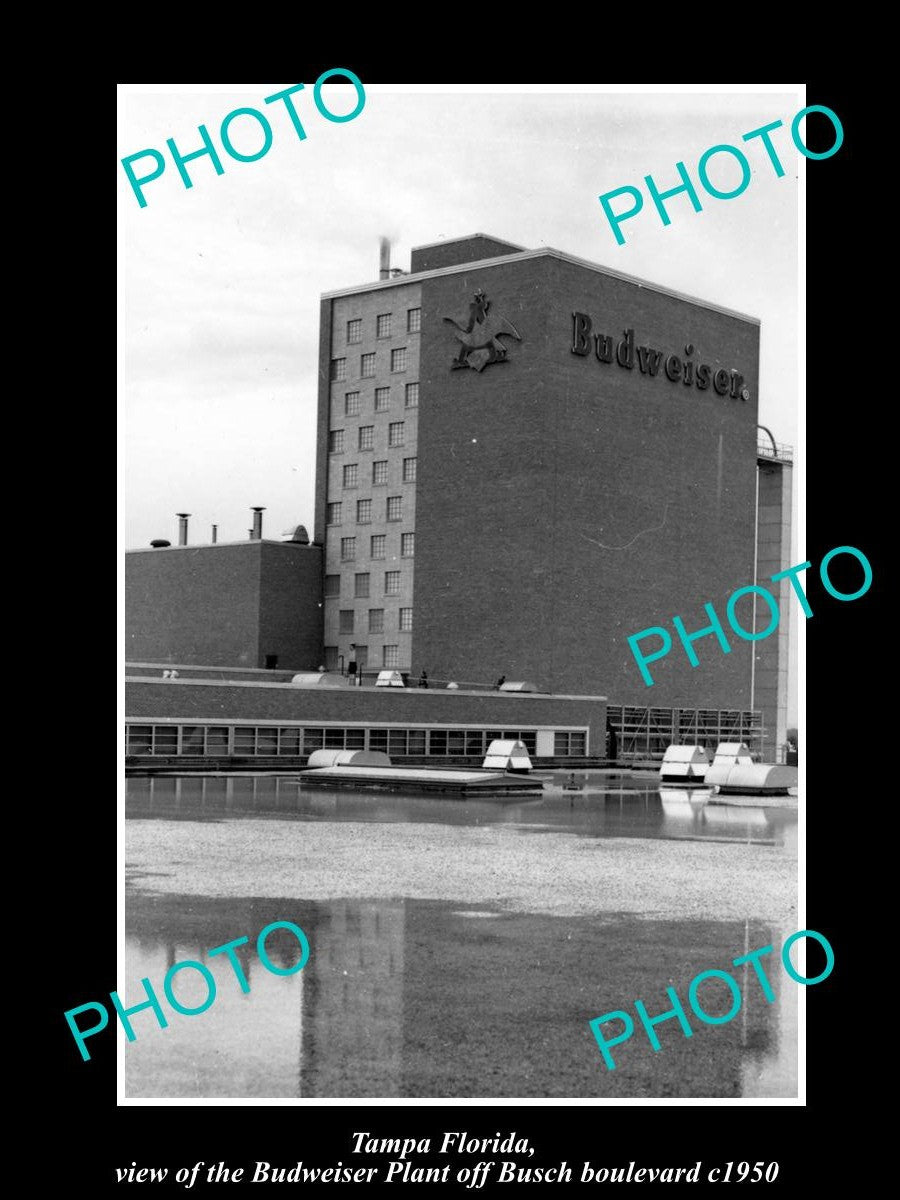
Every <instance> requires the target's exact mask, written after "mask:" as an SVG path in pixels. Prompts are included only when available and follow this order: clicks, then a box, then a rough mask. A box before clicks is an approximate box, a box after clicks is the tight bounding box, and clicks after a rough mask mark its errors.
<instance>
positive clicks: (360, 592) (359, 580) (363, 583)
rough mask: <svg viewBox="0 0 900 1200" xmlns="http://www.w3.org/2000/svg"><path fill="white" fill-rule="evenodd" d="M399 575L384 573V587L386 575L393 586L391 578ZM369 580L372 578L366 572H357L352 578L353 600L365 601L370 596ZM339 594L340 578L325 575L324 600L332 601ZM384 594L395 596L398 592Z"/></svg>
mask: <svg viewBox="0 0 900 1200" xmlns="http://www.w3.org/2000/svg"><path fill="white" fill-rule="evenodd" d="M399 574H400V572H399V571H388V572H386V574H385V586H386V585H387V582H388V580H387V576H388V575H391V576H392V579H391V581H390V582H391V585H392V586H393V583H394V579H393V577H394V576H398V575H399ZM371 580H372V576H371V575H370V574H369V572H368V571H362V572H358V573H357V574H356V575H354V576H353V595H354V598H355V599H357V600H365V599H366V598H367V597H368V596H370V595H371V590H370V589H371ZM340 594H341V577H340V575H326V576H325V598H326V600H327V599H334V598H335V597H336V596H340ZM386 594H388V595H392V596H395V595H398V594H399V593H398V592H390V593H386Z"/></svg>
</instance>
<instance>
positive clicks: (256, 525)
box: [250, 505, 266, 542]
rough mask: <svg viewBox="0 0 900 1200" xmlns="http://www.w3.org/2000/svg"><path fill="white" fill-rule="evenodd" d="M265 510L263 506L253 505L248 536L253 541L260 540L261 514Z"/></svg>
mask: <svg viewBox="0 0 900 1200" xmlns="http://www.w3.org/2000/svg"><path fill="white" fill-rule="evenodd" d="M265 511H266V509H265V506H264V505H263V506H259V505H256V506H253V507H252V512H253V528H252V529H251V530H250V538H251V540H252V541H254V542H261V541H262V515H263V513H264V512H265Z"/></svg>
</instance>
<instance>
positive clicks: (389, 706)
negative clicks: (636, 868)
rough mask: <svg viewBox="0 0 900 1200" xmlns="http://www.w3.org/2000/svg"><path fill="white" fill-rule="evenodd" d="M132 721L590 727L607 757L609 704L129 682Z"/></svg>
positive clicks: (414, 691)
mask: <svg viewBox="0 0 900 1200" xmlns="http://www.w3.org/2000/svg"><path fill="white" fill-rule="evenodd" d="M125 713H126V717H127V719H128V720H145V721H153V720H160V719H163V718H171V719H192V720H197V721H203V720H210V719H212V720H219V721H229V720H241V719H244V720H255V721H274V722H279V721H307V722H309V723H310V724H316V723H319V722H324V721H354V722H371V723H372V724H379V723H381V724H384V723H391V724H395V725H397V726H410V725H437V726H441V725H467V724H470V725H472V726H473V728H479V727H489V728H492V727H495V726H496V727H498V728H499V729H501V730H503V729H530V728H537V727H538V726H551V727H554V728H565V727H567V726H575V727H576V728H581V727H588V728H589V730H590V747H591V753H593V754H603V753H604V738H605V734H606V701H605V700H604V699H603V698H602V697H596V698H595V697H574V698H571V699H569V698H566V697H559V696H535V695H515V694H508V693H492V692H487V693H483V694H480V695H473V694H471V693H465V692H463V691H459V692H453V691H450V692H448V691H441V692H439V691H437V690H434V691H431V690H425V689H419V688H408V689H405V688H351V687H346V688H297V687H292V686H291V685H290V684H272V685H266V684H262V683H259V684H256V683H245V684H234V683H232V684H225V683H219V682H210V683H207V682H205V681H203V682H201V681H195V680H183V679H178V680H171V681H170V680H160V679H146V680H143V679H142V680H134V679H129V680H127V681H126V684H125Z"/></svg>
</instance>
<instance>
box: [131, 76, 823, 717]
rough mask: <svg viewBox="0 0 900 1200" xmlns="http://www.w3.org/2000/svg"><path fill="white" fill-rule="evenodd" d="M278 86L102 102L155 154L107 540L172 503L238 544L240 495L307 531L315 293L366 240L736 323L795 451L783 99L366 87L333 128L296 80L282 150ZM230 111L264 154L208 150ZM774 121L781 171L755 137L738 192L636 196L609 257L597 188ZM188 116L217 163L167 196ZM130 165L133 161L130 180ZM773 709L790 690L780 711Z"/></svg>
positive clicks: (167, 515) (658, 175)
mask: <svg viewBox="0 0 900 1200" xmlns="http://www.w3.org/2000/svg"><path fill="white" fill-rule="evenodd" d="M291 82H295V81H288V82H287V83H273V84H271V85H268V86H267V85H261V84H246V85H234V86H232V87H224V86H221V85H220V86H215V87H214V86H212V85H210V86H202V87H201V86H198V85H185V86H183V87H179V86H177V85H171V86H166V87H165V88H164V87H162V86H160V87H158V88H152V87H150V86H148V87H147V88H143V89H141V90H140V91H138V90H136V89H134V88H131V87H127V88H123V89H121V90H120V104H119V129H118V142H117V151H118V153H117V157H118V158H119V159H121V158H123V157H125V156H127V155H130V154H136V153H137V152H139V151H141V150H145V149H147V148H148V147H155V148H157V149H158V150H160V151H161V152H163V153H164V154H165V155H166V158H167V164H166V170H165V172H164V174H163V175H162V177H161V178H160V179H158V180H156V181H154V182H152V183H149V184H148V185H147V186H146V197H147V200H148V205H147V207H146V208H143V209H142V208H139V206H138V204H137V201H136V199H135V197H134V194H133V192H132V190H131V187H130V185H129V183H128V180H127V178H126V176H125V172H124V170H123V169H122V167H121V165H119V166H118V167H117V173H118V223H119V305H120V309H119V311H120V330H119V350H120V359H119V380H120V448H121V457H120V470H121V488H120V497H121V501H122V505H123V508H122V518H123V520H122V523H121V524H122V528H123V531H124V541H125V544H126V545H127V546H128V547H136V546H146V545H148V544H149V541H150V539H151V538H154V537H166V538H169V539H170V540H172V541H175V540H176V526H177V522H176V519H175V516H174V514H175V513H176V512H178V511H184V512H189V513H191V514H192V518H191V535H190V540H191V541H192V542H207V541H209V539H210V526H211V524H212V523H213V522H215V523H217V524H218V526H219V540H220V541H229V540H243V539H244V538H246V536H247V530H248V528H249V526H250V523H251V514H250V512H249V506H250V505H253V504H264V505H266V507H267V511H266V513H265V514H264V522H265V524H264V531H265V533H266V535H267V536H276V535H277V534H278V533H279V532H280V531H281V530H283V529H285V528H287V527H288V526H289V525H294V524H297V523H300V522H302V523H304V524H306V525H307V526H308V527H309V528H310V530H311V529H312V517H313V492H314V480H315V435H316V377H317V369H318V321H319V296H320V293H322V292H325V291H331V290H334V289H337V288H343V287H351V286H354V285H356V284H360V283H365V282H367V281H370V280H374V279H376V278H377V273H378V272H377V268H378V238H379V235H381V234H386V235H387V236H389V237H391V238H392V241H393V251H392V262H393V265H395V266H400V267H403V268H404V269H408V268H409V251H410V247H411V246H414V245H419V244H422V243H426V242H433V241H437V240H439V239H441V238H444V237H448V238H451V237H459V236H463V235H465V234H469V233H474V232H476V231H481V232H483V233H488V234H493V235H495V236H496V237H500V238H504V239H506V240H508V241H511V242H515V243H518V244H520V245H522V246H526V247H536V246H540V245H548V246H554V247H556V248H558V249H560V250H563V251H566V252H568V253H571V254H575V255H579V256H581V257H583V258H587V259H591V260H592V261H594V262H598V263H602V264H605V265H607V266H610V267H613V268H615V269H617V270H620V271H624V272H626V273H628V274H632V275H636V276H639V277H642V278H646V279H648V280H651V281H653V282H655V283H659V284H663V285H666V286H669V287H672V288H675V289H678V290H680V291H683V292H686V293H688V294H690V295H694V296H697V297H699V298H701V299H705V300H709V301H713V302H715V303H719V304H722V305H725V306H727V307H729V308H734V309H737V310H739V311H741V312H745V313H750V314H752V315H753V316H757V317H759V318H760V320H761V322H762V336H761V375H760V417H759V419H760V421H762V422H763V423H765V424H766V425H769V426H770V427H771V429H772V431H773V432H774V434H775V437H776V438H777V440H779V441H783V442H788V443H791V444H793V445H796V442H797V422H798V400H797V387H798V369H797V349H798V348H797V303H798V296H797V278H798V275H797V225H798V219H797V218H798V204H797V188H798V179H797V177H798V171H799V169H800V168H799V164H800V163H801V162H802V160H801V158H800V156H799V155H798V153H797V151H796V150H795V149H794V147H793V145H792V143H791V141H790V132H789V127H790V120H791V118H792V117H793V115H794V113H796V112H797V111H798V110H799V109H800V108H802V107H803V100H802V98H801V95H800V94H799V92H798V91H797V90H796V89H793V88H792V87H785V88H784V89H783V90H780V91H772V90H763V88H762V85H759V90H758V91H753V92H744V93H736V92H730V93H721V92H717V91H713V89H712V88H710V90H709V91H708V92H706V93H703V94H685V93H679V94H673V93H664V92H656V93H652V94H647V93H646V92H644V93H640V94H639V93H630V94H621V93H620V94H609V93H599V92H596V91H584V92H579V91H577V89H576V88H575V86H574V85H573V86H572V88H571V90H570V91H568V92H559V93H554V94H550V93H546V92H541V91H537V90H535V89H528V90H527V91H526V90H524V89H523V90H522V91H521V92H520V93H516V94H513V93H511V92H510V91H509V90H508V89H506V90H504V91H502V92H479V93H477V94H472V91H471V89H467V90H463V89H458V90H455V91H453V92H446V91H445V92H443V93H434V92H421V91H419V92H415V93H413V92H411V91H409V90H407V91H404V92H396V91H392V90H391V89H388V88H385V87H382V86H378V87H376V86H372V87H368V88H367V99H366V105H365V108H364V110H363V112H362V113H361V114H360V115H359V116H358V117H357V118H355V119H354V120H353V121H350V122H348V123H346V124H336V123H331V122H327V121H325V120H324V119H323V118H322V117H321V116H320V115H319V113H318V112H317V110H316V109H315V106H314V104H313V97H312V86H311V84H307V87H306V89H305V91H304V92H301V93H299V94H298V95H297V96H296V98H295V102H296V107H297V111H298V113H299V115H300V118H301V120H302V122H303V125H304V127H305V130H306V133H307V137H306V140H304V141H300V140H299V139H298V137H297V134H296V133H295V132H294V130H293V128H292V126H291V123H290V119H289V117H288V115H287V113H286V111H285V109H284V106H283V104H281V103H278V104H275V105H269V106H267V105H265V104H264V103H263V99H264V97H265V96H268V95H271V94H273V93H274V92H276V91H280V90H282V89H284V88H285V87H288V86H290V84H291ZM363 82H364V83H365V80H364V81H363ZM351 93H352V89H350V88H349V87H346V86H341V85H332V84H329V85H326V87H325V89H324V94H325V97H326V102H327V103H328V104H329V106H330V107H332V108H333V110H334V111H335V112H346V111H348V110H349V109H350V108H351V107H352V106H353V102H354V101H353V99H352V98H351ZM241 107H250V108H256V109H259V110H263V111H265V113H266V115H267V117H268V118H269V119H270V122H271V125H272V129H273V143H272V148H271V150H270V151H269V153H268V154H267V155H266V157H265V158H262V159H260V160H259V161H257V162H251V163H241V162H237V161H235V160H234V159H232V158H230V157H229V156H228V155H227V154H226V153H225V152H224V151H223V150H222V148H221V142H220V140H219V136H218V131H219V126H220V124H221V121H222V118H223V117H224V116H225V115H226V114H227V113H229V112H231V111H232V110H233V109H235V108H241ZM777 119H781V120H782V121H783V122H784V123H785V128H783V129H781V130H778V131H776V133H775V134H774V135H773V140H774V142H775V145H776V147H777V148H778V151H779V155H780V157H781V160H782V162H783V164H784V166H785V169H786V175H785V176H784V177H782V178H778V177H776V175H775V173H774V171H773V169H772V167H771V166H770V164H769V161H768V158H767V156H766V154H765V151H764V149H763V147H762V144H761V142H760V141H759V139H757V140H756V141H755V142H753V143H752V144H751V145H749V146H747V147H746V153H747V156H748V158H749V159H750V162H751V166H752V167H753V168H754V170H753V177H752V180H751V183H750V186H749V187H748V188H747V190H746V191H745V192H744V193H743V195H741V196H739V197H738V198H737V199H735V200H730V201H720V200H715V199H713V198H712V197H707V196H706V194H705V193H704V192H703V191H702V189H700V196H701V201H702V202H703V203H704V210H703V211H702V212H700V213H695V212H694V211H693V209H692V208H691V206H690V203H689V201H688V199H687V197H686V196H681V197H679V198H676V199H674V200H672V201H671V202H670V205H669V211H670V216H671V218H672V223H671V225H669V226H667V227H664V226H663V225H662V224H661V223H660V221H659V218H658V216H657V215H656V212H655V209H654V208H653V206H652V204H651V203H650V201H649V199H647V200H646V201H645V205H644V210H643V212H642V213H641V214H640V215H639V216H637V217H635V218H634V219H633V220H630V221H627V222H625V223H624V225H623V226H622V229H623V232H624V233H625V236H626V239H627V240H626V243H625V245H624V246H619V245H617V244H616V242H615V239H614V237H613V234H612V231H611V229H610V227H609V225H608V223H607V221H606V219H605V217H604V215H603V212H602V209H601V207H600V204H599V203H598V200H597V196H598V194H599V193H601V192H606V191H611V190H612V189H614V188H617V187H621V186H622V185H624V184H632V185H642V183H643V178H644V176H645V175H652V176H653V178H654V180H655V181H656V182H657V185H658V186H659V187H660V189H661V190H662V189H668V188H670V187H673V186H675V185H676V184H677V183H678V182H679V179H678V176H677V172H676V170H675V162H676V161H678V160H679V159H682V160H684V162H685V163H686V165H687V167H688V169H689V171H690V173H691V176H692V178H693V179H694V180H695V182H696V179H697V176H696V164H697V161H698V159H699V158H700V156H701V154H702V153H703V152H704V151H705V150H706V149H708V148H709V147H710V146H713V145H715V144H718V143H730V144H732V145H738V146H740V145H741V144H742V143H741V134H743V133H746V132H748V131H749V130H752V129H756V128H758V127H759V126H761V125H764V124H768V123H769V122H771V121H774V120H777ZM201 123H203V124H206V126H207V127H208V129H209V131H210V134H211V135H212V138H213V141H214V143H215V144H216V146H217V147H218V149H219V153H220V157H221V159H222V165H223V166H224V168H225V174H223V175H221V176H218V175H216V174H215V171H214V168H213V165H212V163H211V161H210V159H209V158H208V157H205V158H201V159H197V160H195V161H194V162H192V163H189V164H188V167H187V169H188V171H189V172H190V174H191V177H192V178H193V180H194V186H193V188H192V189H190V190H187V189H185V187H184V186H183V184H182V182H181V178H180V176H179V174H178V172H177V170H176V168H175V166H174V164H173V163H172V161H171V158H170V157H169V155H168V152H167V150H166V145H165V142H166V139H167V138H170V137H171V138H174V140H175V142H176V144H177V145H178V147H179V149H180V150H181V151H182V153H190V152H191V151H193V150H196V149H198V148H200V145H201V139H200V135H199V133H198V132H197V126H198V125H199V124H201ZM242 126H244V127H245V128H244V129H243V130H242ZM231 133H232V139H233V141H234V143H235V145H236V146H238V147H239V148H241V149H243V150H244V152H247V153H249V152H252V151H253V150H255V149H256V148H258V146H259V143H260V134H259V130H258V128H257V127H256V126H255V123H254V122H252V121H250V120H249V119H244V118H242V119H241V120H238V121H236V122H235V124H234V125H233V126H232V131H231ZM718 164H719V165H718V166H715V167H714V168H712V171H713V178H714V181H715V182H716V183H717V185H718V186H719V187H721V188H723V189H725V188H728V187H732V186H734V185H735V183H736V182H737V180H738V178H739V172H738V170H737V167H736V165H733V164H731V163H729V162H726V161H725V156H722V157H721V159H720V160H718ZM151 165H152V164H151V161H150V160H149V159H146V160H142V161H140V162H136V163H135V167H134V169H135V171H136V172H137V173H138V174H144V173H146V172H148V171H149V170H150V168H151ZM618 203H619V204H622V203H623V201H621V200H620V201H619V202H618ZM796 490H797V489H795V492H796ZM795 528H796V520H795ZM792 561H796V560H795V559H792ZM745 582H747V581H746V580H735V587H739V586H741V585H743V584H744V583H745ZM794 627H795V628H796V625H795V624H794ZM791 674H792V676H794V677H796V671H795V670H792V672H791ZM794 697H795V688H792V703H791V708H792V713H793V714H795V712H796V700H795V698H794ZM792 720H793V717H792Z"/></svg>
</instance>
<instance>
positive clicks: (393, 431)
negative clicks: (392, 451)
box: [388, 421, 404, 446]
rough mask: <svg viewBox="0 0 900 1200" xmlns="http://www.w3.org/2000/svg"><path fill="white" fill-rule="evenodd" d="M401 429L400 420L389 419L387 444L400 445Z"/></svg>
mask: <svg viewBox="0 0 900 1200" xmlns="http://www.w3.org/2000/svg"><path fill="white" fill-rule="evenodd" d="M403 429H404V425H403V422H402V421H391V423H390V425H388V445H389V446H402V445H403Z"/></svg>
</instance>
